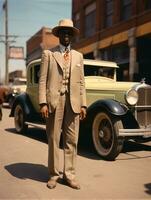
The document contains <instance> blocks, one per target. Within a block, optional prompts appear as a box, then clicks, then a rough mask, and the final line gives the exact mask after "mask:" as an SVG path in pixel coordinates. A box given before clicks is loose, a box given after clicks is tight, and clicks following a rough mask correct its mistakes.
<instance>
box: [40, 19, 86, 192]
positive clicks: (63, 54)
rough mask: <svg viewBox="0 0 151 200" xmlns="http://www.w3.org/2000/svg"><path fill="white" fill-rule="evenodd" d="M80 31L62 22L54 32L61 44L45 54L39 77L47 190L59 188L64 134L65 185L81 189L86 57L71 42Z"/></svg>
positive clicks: (66, 21)
mask: <svg viewBox="0 0 151 200" xmlns="http://www.w3.org/2000/svg"><path fill="white" fill-rule="evenodd" d="M78 32H79V30H78V29H76V28H75V27H73V22H72V21H71V20H70V19H63V20H61V21H60V22H59V25H58V26H56V27H54V28H53V29H52V33H53V34H54V35H55V36H57V37H59V41H60V45H59V46H57V47H56V48H55V49H53V50H52V51H50V50H45V51H44V52H43V54H42V61H41V69H40V77H39V104H40V112H41V114H42V116H43V117H45V118H46V132H47V138H48V170H49V176H50V177H49V181H48V183H47V187H48V188H50V189H52V188H55V187H56V184H57V180H58V179H59V176H60V174H59V142H60V135H61V131H62V135H63V149H64V169H63V180H64V182H65V183H66V184H67V185H69V186H70V187H72V188H74V189H80V185H79V183H78V182H77V180H76V171H75V164H76V157H77V142H78V135H79V119H81V120H83V119H84V118H85V117H86V92H85V83H84V69H83V56H82V54H81V53H79V52H77V51H75V50H73V49H72V48H71V45H70V44H71V39H72V38H73V37H74V36H75V35H76V34H78Z"/></svg>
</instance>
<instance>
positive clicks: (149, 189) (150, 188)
mask: <svg viewBox="0 0 151 200" xmlns="http://www.w3.org/2000/svg"><path fill="white" fill-rule="evenodd" d="M144 186H145V188H146V190H145V192H146V193H147V194H150V195H151V183H146V184H145V185H144Z"/></svg>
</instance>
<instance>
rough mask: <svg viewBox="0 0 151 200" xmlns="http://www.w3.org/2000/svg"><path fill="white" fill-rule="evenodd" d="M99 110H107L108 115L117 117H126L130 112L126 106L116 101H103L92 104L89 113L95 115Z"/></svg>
mask: <svg viewBox="0 0 151 200" xmlns="http://www.w3.org/2000/svg"><path fill="white" fill-rule="evenodd" d="M98 110H105V111H107V112H108V113H110V114H112V115H116V116H121V115H125V114H126V113H127V111H128V110H129V109H128V108H127V106H126V105H124V104H122V103H120V102H118V101H116V100H114V99H102V100H98V101H96V102H94V103H93V104H91V105H90V106H89V107H88V109H87V112H88V113H93V112H97V111H98Z"/></svg>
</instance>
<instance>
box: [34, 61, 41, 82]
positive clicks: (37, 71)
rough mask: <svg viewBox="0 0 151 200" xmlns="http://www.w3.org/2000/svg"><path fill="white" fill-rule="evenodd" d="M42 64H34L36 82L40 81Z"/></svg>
mask: <svg viewBox="0 0 151 200" xmlns="http://www.w3.org/2000/svg"><path fill="white" fill-rule="evenodd" d="M39 72H40V64H39V65H35V66H34V83H38V82H39Z"/></svg>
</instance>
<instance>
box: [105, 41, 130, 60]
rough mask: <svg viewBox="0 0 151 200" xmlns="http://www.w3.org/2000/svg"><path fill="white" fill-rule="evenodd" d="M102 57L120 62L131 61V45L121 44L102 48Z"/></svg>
mask: <svg viewBox="0 0 151 200" xmlns="http://www.w3.org/2000/svg"><path fill="white" fill-rule="evenodd" d="M101 59H103V60H108V61H114V62H117V63H118V64H123V63H128V62H129V47H128V45H127V44H121V45H118V46H115V47H109V48H106V49H103V50H101Z"/></svg>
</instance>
